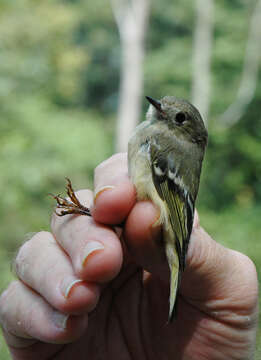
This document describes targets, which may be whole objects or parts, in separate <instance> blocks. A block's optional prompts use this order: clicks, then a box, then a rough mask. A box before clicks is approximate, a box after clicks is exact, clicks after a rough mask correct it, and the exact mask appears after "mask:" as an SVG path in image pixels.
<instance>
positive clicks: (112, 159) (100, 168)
mask: <svg viewBox="0 0 261 360" xmlns="http://www.w3.org/2000/svg"><path fill="white" fill-rule="evenodd" d="M126 157H127V154H126V153H117V154H114V155H112V156H111V157H109V158H108V159H106V160H104V161H103V162H101V163H100V164H99V165H98V166H96V168H95V170H94V176H99V175H100V173H101V172H103V171H104V170H105V169H106V168H107V167H108V166H111V165H112V164H114V163H115V162H120V161H125V160H126Z"/></svg>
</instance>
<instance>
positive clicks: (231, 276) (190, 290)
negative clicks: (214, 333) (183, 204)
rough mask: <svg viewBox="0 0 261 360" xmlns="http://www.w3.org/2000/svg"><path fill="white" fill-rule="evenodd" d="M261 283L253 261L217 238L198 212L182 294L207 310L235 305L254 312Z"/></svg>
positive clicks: (182, 284)
mask: <svg viewBox="0 0 261 360" xmlns="http://www.w3.org/2000/svg"><path fill="white" fill-rule="evenodd" d="M257 283H258V282H257V274H256V268H255V266H254V264H253V262H252V261H251V260H250V259H249V258H248V257H247V256H246V255H243V254H241V253H239V252H237V251H234V250H231V249H228V248H226V247H224V246H222V245H221V244H219V243H217V242H216V241H214V240H213V239H212V238H211V237H210V236H209V235H208V234H207V233H206V232H205V230H204V229H203V228H202V227H200V225H199V219H198V216H197V214H196V216H195V221H194V227H193V231H192V234H191V238H190V245H189V249H188V253H187V262H186V269H185V272H184V273H183V276H182V282H181V287H180V294H181V296H183V297H184V298H186V300H187V301H188V302H190V303H193V304H194V305H195V306H197V307H198V308H200V309H201V310H202V311H206V312H211V310H213V311H214V310H215V311H217V309H218V310H221V311H222V310H223V309H226V310H227V309H230V310H233V309H232V307H234V308H235V309H236V308H237V310H242V311H243V312H246V311H247V312H249V313H252V312H253V309H254V308H255V307H256V306H257V303H256V302H257V293H258V286H257Z"/></svg>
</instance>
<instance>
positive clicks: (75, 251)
mask: <svg viewBox="0 0 261 360" xmlns="http://www.w3.org/2000/svg"><path fill="white" fill-rule="evenodd" d="M76 195H77V197H78V199H79V201H80V202H81V203H82V204H84V205H86V206H89V205H90V204H91V202H92V193H91V192H90V191H88V190H82V191H79V192H77V193H76ZM51 228H52V233H53V235H54V237H55V239H56V241H57V242H58V243H59V244H60V246H61V247H62V249H63V250H64V251H65V252H66V253H67V255H68V256H69V258H70V259H71V262H72V267H73V270H74V273H75V275H76V276H77V277H78V278H79V279H83V280H87V281H92V282H99V283H100V282H106V281H109V280H111V279H113V278H114V277H115V276H116V275H117V274H118V273H119V271H120V269H121V265H122V248H121V244H120V241H119V238H118V236H117V235H116V234H115V232H114V230H113V229H111V228H109V227H106V226H104V225H101V224H98V223H97V222H95V221H94V220H93V218H92V217H88V216H72V215H68V216H64V217H58V216H56V215H54V216H53V218H52V223H51Z"/></svg>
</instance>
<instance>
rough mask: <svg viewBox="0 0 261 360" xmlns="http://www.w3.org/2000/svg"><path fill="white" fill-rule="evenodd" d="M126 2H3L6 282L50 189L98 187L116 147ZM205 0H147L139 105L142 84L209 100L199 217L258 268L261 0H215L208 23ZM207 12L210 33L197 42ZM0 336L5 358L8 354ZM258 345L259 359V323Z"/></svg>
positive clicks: (1, 206)
mask: <svg viewBox="0 0 261 360" xmlns="http://www.w3.org/2000/svg"><path fill="white" fill-rule="evenodd" d="M147 1H148V0H147ZM124 2H126V1H125V0H122V3H124ZM133 2H135V0H133ZM209 2H210V0H209ZM120 3H121V0H118V1H111V5H113V9H114V11H113V10H112V7H111V6H110V2H107V1H104V0H96V1H95V2H91V1H84V0H71V1H69V0H67V1H66V0H63V1H62V0H56V1H51V0H46V1H44V2H40V1H34V0H1V1H0V189H1V202H0V214H1V218H0V219H1V232H0V290H3V289H4V288H5V287H6V285H7V284H8V282H9V281H10V280H11V279H12V278H13V275H12V274H11V272H10V263H11V260H12V258H13V257H14V255H15V253H16V250H17V248H18V247H19V246H20V245H21V244H22V243H23V242H24V241H25V239H26V238H29V237H30V235H28V234H30V233H31V232H36V231H39V230H48V229H49V220H50V216H51V213H52V211H53V207H54V202H53V201H52V200H51V199H50V197H48V195H47V194H48V193H49V192H52V193H60V192H61V191H63V189H64V184H65V179H64V178H65V176H68V177H70V178H71V180H72V181H73V184H74V186H75V188H77V189H78V188H88V187H92V176H93V169H94V168H95V166H97V165H98V164H99V163H100V162H101V161H103V160H104V159H106V158H107V157H109V156H110V155H111V154H113V153H114V152H115V149H118V148H120V146H119V145H118V144H119V138H120V137H119V134H117V131H116V128H117V119H118V121H119V120H120V117H121V116H122V113H120V111H118V109H120V107H121V103H120V102H122V97H121V95H122V94H121V90H120V89H122V87H121V86H122V76H123V73H124V69H123V63H122V54H123V52H122V47H123V46H124V43H123V42H124V41H123V40H124V36H122V33H121V36H119V31H118V30H119V29H118V27H119V24H120V23H119V18H118V19H117V6H118V5H119V4H120ZM140 3H142V1H141V0H140ZM202 3H203V4H204V1H203V2H202V1H200V0H197V1H190V0H175V1H173V0H161V1H156V0H151V2H150V4H149V8H147V10H146V11H147V25H146V26H145V27H144V30H143V35H144V39H143V40H142V42H141V46H143V45H144V49H143V50H144V64H143V70H142V73H141V74H144V78H143V75H142V80H141V82H140V93H139V99H138V102H137V104H136V105H137V114H138V117H139V120H142V119H144V113H145V111H146V108H147V106H148V104H147V103H146V100H145V99H144V96H143V95H149V96H152V97H154V98H161V97H162V96H164V95H166V94H168V95H176V96H177V97H184V98H187V99H190V100H191V99H192V100H193V99H194V100H195V102H199V103H200V101H201V100H202V99H203V100H204V101H205V103H203V104H201V105H200V104H199V107H200V106H202V107H204V109H203V110H204V111H203V112H204V113H205V120H206V122H207V124H208V131H209V145H208V149H207V155H206V160H205V163H204V167H203V173H202V181H201V187H200V193H199V198H198V202H197V207H198V210H199V214H200V219H201V224H202V226H203V227H204V228H205V229H206V230H207V231H208V232H209V233H210V234H211V236H212V237H213V238H214V239H215V240H216V241H218V242H220V243H222V244H224V245H225V246H228V247H230V248H233V249H235V250H238V251H241V252H243V253H245V254H247V255H248V256H249V257H250V258H251V259H252V260H253V261H254V263H255V265H256V267H257V271H258V275H259V279H260V269H261V231H260V214H261V184H260V174H261V81H260V80H261V71H260V69H261V66H260V64H259V60H260V52H261V48H260V47H261V46H260V44H261V5H260V4H261V2H260V1H256V0H229V1H225V0H219V1H216V2H214V1H211V3H212V9H211V12H209V14H208V15H209V18H208V19H207V20H209V22H208V21H206V17H204V16H205V15H206V14H205V15H204V11H205V10H207V6H205V7H206V9H204V8H202V7H201V10H200V6H202ZM207 3H208V2H207ZM205 4H206V0H205ZM126 9H127V10H126ZM126 9H125V10H126V11H128V8H126ZM115 10H116V11H115ZM201 11H202V17H201ZM118 14H119V13H118ZM115 15H116V19H117V20H118V22H117V21H115ZM121 15H122V14H121ZM258 16H259V18H258ZM204 23H205V25H206V26H208V27H209V28H208V29H209V30H208V31H207V34H208V36H207V38H205V40H204V41H203V42H202V41H199V42H198V38H197V34H198V35H199V36H200V31H199V32H198V33H197V27H198V26H200V24H203V25H204ZM117 24H118V26H117ZM205 35H206V33H205ZM203 39H204V34H203ZM120 40H121V41H120ZM125 45H126V44H125ZM201 46H203V48H200V47H201ZM204 46H205V48H204ZM198 47H199V48H198ZM198 50H200V51H198ZM200 53H201V54H205V55H206V58H205V60H204V59H203V64H204V61H205V64H206V66H205V67H204V66H203V68H202V66H201V70H200V62H199V63H197V61H196V58H197V56H198V55H197V54H200ZM207 56H209V57H208V58H207ZM141 60H142V59H141ZM201 65H202V62H201ZM127 70H128V69H127ZM125 71H126V68H125ZM202 79H203V83H202V84H201V85H200V81H201V80H202ZM204 81H205V83H204ZM120 84H121V85H120ZM204 91H205V93H204ZM199 95H200V96H199ZM139 101H140V104H141V105H142V106H141V108H140V107H139ZM231 104H233V105H232V106H231ZM117 111H118V116H117ZM127 135H128V136H129V134H127ZM260 329H261V327H260ZM0 339H1V343H0V346H1V348H0V352H1V355H0V358H1V360H2V359H3V360H6V359H9V355H8V352H7V349H6V346H5V344H4V342H3V340H2V338H0ZM257 349H259V350H257V358H259V357H260V359H261V333H260V331H259V333H258V340H257Z"/></svg>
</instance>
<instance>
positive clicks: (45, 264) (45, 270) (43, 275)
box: [15, 231, 100, 314]
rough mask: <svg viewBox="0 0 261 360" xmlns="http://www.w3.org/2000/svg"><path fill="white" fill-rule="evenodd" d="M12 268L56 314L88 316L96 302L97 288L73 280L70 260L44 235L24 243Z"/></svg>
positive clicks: (36, 236) (49, 235) (51, 238)
mask: <svg viewBox="0 0 261 360" xmlns="http://www.w3.org/2000/svg"><path fill="white" fill-rule="evenodd" d="M15 265H16V273H17V275H18V277H19V278H20V279H21V280H22V281H23V282H24V283H25V284H27V285H28V286H30V287H31V288H32V289H34V290H35V291H36V292H37V293H39V294H40V295H41V296H42V297H43V298H45V300H46V301H47V302H48V303H49V304H50V305H51V306H52V307H53V308H55V309H57V310H59V311H60V312H64V313H70V314H80V313H85V312H89V311H91V310H93V309H94V307H95V306H96V304H97V302H98V298H99V292H100V289H99V286H98V285H96V284H94V283H90V282H86V281H83V280H81V279H79V278H77V277H76V276H75V274H74V271H73V268H72V263H71V261H70V259H69V258H68V256H67V255H66V254H65V253H64V251H63V250H62V249H61V247H60V246H59V245H58V244H57V242H56V241H55V239H54V238H53V236H52V235H51V234H50V233H48V232H44V231H43V232H40V233H38V234H36V235H34V236H33V238H32V239H31V240H29V241H27V242H26V243H25V244H24V245H23V246H22V247H21V249H20V250H19V253H18V255H17V258H16V261H15Z"/></svg>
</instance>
